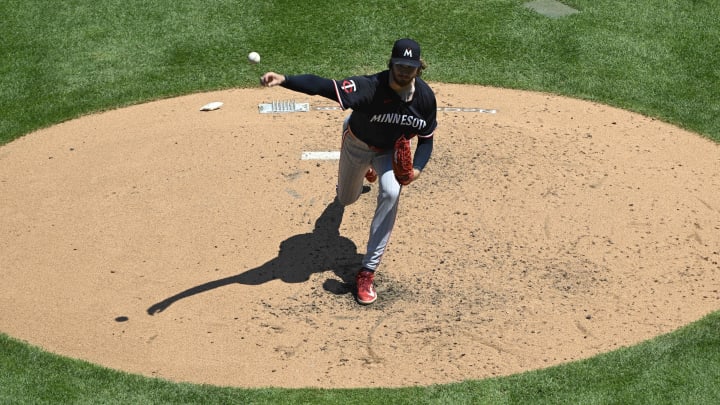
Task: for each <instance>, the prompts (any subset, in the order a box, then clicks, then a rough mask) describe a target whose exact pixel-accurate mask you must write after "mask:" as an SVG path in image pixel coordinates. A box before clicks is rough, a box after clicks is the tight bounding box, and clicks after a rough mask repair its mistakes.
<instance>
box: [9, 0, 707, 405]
mask: <svg viewBox="0 0 720 405" xmlns="http://www.w3.org/2000/svg"><path fill="white" fill-rule="evenodd" d="M523 3H524V1H520V0H487V1H443V0H438V1H431V2H427V1H406V2H397V3H395V2H385V1H364V2H359V3H358V2H352V1H347V0H342V1H338V2H314V1H284V0H276V1H266V2H251V1H233V0H204V1H197V0H193V1H190V0H187V1H171V0H155V1H146V0H103V1H90V0H63V1H54V0H23V1H19V0H2V1H0V16H1V17H0V111H2V112H1V113H0V144H2V143H6V142H10V141H12V140H13V139H16V138H18V137H20V136H22V135H24V134H26V133H28V132H31V131H33V130H36V129H39V128H42V127H46V126H50V125H53V124H56V123H59V122H62V121H65V120H69V119H72V118H75V117H78V116H82V115H84V114H89V113H92V112H97V111H102V110H107V109H113V108H118V107H121V106H125V105H130V104H136V103H140V102H144V101H147V100H152V99H158V98H164V97H172V96H176V95H181V94H187V93H191V92H198V91H206V90H215V89H224V88H234V87H249V86H255V85H256V84H257V80H258V77H259V76H260V74H261V73H262V72H263V70H261V69H272V70H276V71H279V72H283V73H304V72H310V73H316V74H319V75H323V76H327V77H336V78H339V77H342V76H345V75H349V74H356V73H369V72H374V71H376V70H378V69H381V68H383V66H384V65H385V63H386V62H387V58H388V53H389V48H390V46H391V44H392V41H393V40H394V39H396V38H398V37H401V36H411V37H414V38H416V39H417V40H418V41H419V42H420V43H421V44H422V45H423V48H424V58H425V59H426V60H427V62H428V63H429V65H430V68H429V70H428V71H427V72H426V76H425V77H426V79H428V80H430V81H440V82H451V83H472V84H483V85H492V86H501V87H508V88H517V89H532V90H538V91H544V92H550V93H556V94H563V95H570V96H573V97H577V98H582V99H587V100H592V101H597V102H601V103H605V104H609V105H613V106H618V107H622V108H626V109H628V110H632V111H636V112H639V113H642V114H646V115H648V116H652V117H656V118H659V119H662V120H665V121H668V122H671V123H674V124H676V125H679V126H681V127H684V128H687V129H689V130H692V131H695V132H698V133H700V134H701V135H703V136H706V137H708V138H710V139H713V140H715V141H720V102H719V101H718V99H717V92H718V89H720V40H719V39H720V25H719V24H717V21H718V20H719V19H720V2H717V1H715V0H705V1H703V0H685V1H667V0H637V1H632V2H622V1H614V0H613V1H611V0H566V1H564V3H566V4H567V5H570V6H572V7H574V8H576V9H578V10H580V11H581V12H580V13H579V14H575V15H573V16H571V17H567V18H561V19H550V18H546V17H543V16H540V15H538V14H536V13H534V12H533V11H531V10H528V9H527V8H525V7H523V6H522V4H523ZM251 50H255V51H258V52H260V54H261V55H262V57H263V61H262V63H261V64H260V65H256V66H255V65H250V64H248V63H246V62H245V56H246V55H247V53H248V52H249V51H251ZM1 271H2V269H0V272H1ZM718 336H720V314H719V313H714V314H711V315H709V316H708V317H706V318H705V319H703V320H701V321H698V322H696V323H694V324H692V325H689V326H688V327H686V328H684V329H682V330H681V331H678V332H675V333H673V334H670V335H667V336H663V337H660V338H657V339H654V340H652V341H650V342H646V343H643V344H641V345H638V346H636V347H632V348H626V349H622V350H619V351H616V352H613V353H609V354H606V355H602V356H598V357H596V358H593V359H590V360H587V361H582V362H578V363H573V364H569V365H565V366H562V367H556V368H552V369H549V370H543V371H538V372H531V373H525V374H521V375H517V376H511V377H507V378H498V379H488V380H483V381H471V382H465V383H460V384H452V385H443V386H433V387H412V388H405V389H359V390H281V389H254V390H243V389H233V388H221V387H210V386H198V385H190V384H172V383H170V382H166V381H161V380H157V379H147V378H143V377H139V376H133V375H128V374H124V373H119V372H116V371H111V370H105V369H102V368H99V367H97V366H94V365H89V364H86V363H84V362H80V361H75V360H70V359H65V358H60V357H58V356H54V355H51V354H47V353H44V352H42V351H40V350H38V349H36V348H33V347H30V346H27V345H25V344H22V343H20V342H17V341H15V340H13V339H11V338H8V337H7V336H4V335H0V349H1V351H0V403H283V402H286V403H337V402H343V403H350V404H352V403H384V404H387V403H588V404H592V403H601V404H608V403H619V404H620V403H623V404H624V403H653V404H655V403H718V402H720V392H718V388H717V387H718V386H719V385H720V384H717V381H720V375H719V374H720V358H719V357H720V354H719V353H718V350H719V349H718V348H719V347H720V342H719V341H718Z"/></svg>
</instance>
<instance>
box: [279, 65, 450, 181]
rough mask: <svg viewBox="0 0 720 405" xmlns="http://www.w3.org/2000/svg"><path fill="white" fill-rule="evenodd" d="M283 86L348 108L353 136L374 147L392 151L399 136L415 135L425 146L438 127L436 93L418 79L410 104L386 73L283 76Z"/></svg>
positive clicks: (388, 72) (388, 73)
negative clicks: (334, 78)
mask: <svg viewBox="0 0 720 405" xmlns="http://www.w3.org/2000/svg"><path fill="white" fill-rule="evenodd" d="M282 86H283V87H285V88H288V89H291V90H295V91H300V92H303V93H305V94H310V95H321V96H323V97H326V98H329V99H331V100H335V101H337V102H338V103H339V104H340V107H341V108H342V109H343V110H345V109H351V110H352V111H353V112H352V114H351V115H350V128H351V129H352V131H353V133H354V134H355V136H357V137H358V138H359V139H360V140H362V141H363V142H365V143H367V144H368V145H371V146H374V147H376V148H380V149H392V148H393V147H394V145H395V141H396V140H397V139H398V138H399V137H400V136H402V135H406V136H408V137H410V136H411V135H418V137H420V138H421V139H420V143H425V144H426V145H427V144H429V141H432V135H433V132H434V131H435V128H436V127H437V120H436V116H437V102H436V101H435V93H433V91H432V89H431V88H430V86H428V84H427V83H425V81H423V80H422V79H420V78H419V77H416V78H415V93H414V94H413V97H412V101H410V102H405V101H403V100H402V99H401V98H400V96H399V95H398V94H397V93H396V92H395V91H394V90H393V89H392V88H391V87H390V71H389V70H385V71H382V72H379V73H376V74H373V75H368V76H351V77H348V78H346V79H342V80H332V79H325V78H322V77H320V76H315V75H310V74H304V75H297V76H286V77H285V82H284V83H283V84H282ZM423 141H428V142H423ZM427 155H428V156H427V158H429V152H428V153H427ZM427 158H425V159H423V160H424V161H426V160H427ZM422 166H424V164H422V165H421V167H422Z"/></svg>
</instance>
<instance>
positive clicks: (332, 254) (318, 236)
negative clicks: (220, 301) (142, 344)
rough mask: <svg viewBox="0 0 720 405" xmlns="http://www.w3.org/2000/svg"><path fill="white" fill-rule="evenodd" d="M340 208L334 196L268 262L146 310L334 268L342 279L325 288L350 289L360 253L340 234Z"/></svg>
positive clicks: (339, 291) (300, 279) (296, 279)
mask: <svg viewBox="0 0 720 405" xmlns="http://www.w3.org/2000/svg"><path fill="white" fill-rule="evenodd" d="M344 211H345V207H343V206H342V205H341V204H340V203H339V202H337V199H336V200H335V201H333V202H332V203H330V204H329V205H328V206H327V207H326V208H325V210H324V211H323V213H322V214H321V215H320V217H319V218H318V219H317V220H316V221H315V229H313V231H312V233H306V234H302V235H295V236H293V237H290V238H289V239H287V240H285V241H283V242H282V243H281V244H280V251H279V252H278V256H277V257H276V258H274V259H272V260H270V261H269V262H267V263H265V264H263V265H261V266H259V267H256V268H254V269H250V270H248V271H246V272H244V273H241V274H237V275H234V276H231V277H226V278H221V279H219V280H214V281H210V282H207V283H205V284H201V285H198V286H195V287H192V288H189V289H187V290H185V291H182V292H180V293H177V294H175V295H173V296H171V297H168V298H166V299H164V300H162V301H160V302H158V303H156V304H153V305H152V306H150V308H148V309H147V313H148V314H150V315H155V314H157V313H159V312H162V311H164V310H165V309H167V308H168V307H169V306H170V305H172V304H174V303H175V302H177V301H180V300H182V299H185V298H188V297H192V296H193V295H197V294H201V293H204V292H207V291H210V290H214V289H216V288H220V287H223V286H226V285H230V284H235V283H239V284H246V285H259V284H263V283H266V282H268V281H271V280H276V279H280V280H282V281H284V282H286V283H300V282H303V281H307V280H308V279H309V278H310V275H312V274H313V273H317V272H324V271H328V270H333V271H334V272H335V274H336V275H337V276H338V277H340V278H341V279H342V282H340V281H337V280H328V281H326V282H325V283H324V285H323V287H324V288H325V290H327V291H329V292H331V293H334V294H346V293H349V292H350V291H351V288H350V286H351V285H352V284H353V283H354V276H355V272H356V271H357V266H359V263H360V260H361V258H362V255H360V254H358V253H357V247H356V246H355V244H354V243H353V242H352V241H351V240H350V239H348V238H345V237H342V236H340V230H339V229H340V223H341V222H342V217H343V213H344Z"/></svg>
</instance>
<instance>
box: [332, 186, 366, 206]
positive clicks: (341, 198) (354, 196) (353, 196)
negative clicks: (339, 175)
mask: <svg viewBox="0 0 720 405" xmlns="http://www.w3.org/2000/svg"><path fill="white" fill-rule="evenodd" d="M360 194H361V193H360V192H357V193H348V192H344V190H342V189H341V188H338V190H337V200H338V202H339V203H340V204H341V205H343V206H345V205H350V204H352V203H354V202H355V201H357V200H358V198H360Z"/></svg>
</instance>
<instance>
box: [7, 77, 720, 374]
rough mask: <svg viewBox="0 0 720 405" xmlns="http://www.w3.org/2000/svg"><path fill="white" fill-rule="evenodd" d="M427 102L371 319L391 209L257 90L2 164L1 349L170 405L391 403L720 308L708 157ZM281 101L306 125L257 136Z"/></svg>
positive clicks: (18, 150) (33, 143)
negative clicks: (79, 365) (263, 109)
mask: <svg viewBox="0 0 720 405" xmlns="http://www.w3.org/2000/svg"><path fill="white" fill-rule="evenodd" d="M433 87H434V89H435V90H436V92H437V97H438V104H439V106H440V107H441V111H440V112H439V113H438V118H439V122H440V126H439V128H438V130H437V132H436V139H435V145H436V147H435V152H434V154H433V158H432V160H431V162H430V164H429V166H428V168H427V169H426V171H425V173H423V176H422V177H421V178H420V179H419V181H418V182H416V183H413V184H412V185H410V186H408V187H406V188H404V190H403V196H402V200H401V208H400V215H399V218H398V222H397V226H396V229H395V231H394V233H393V237H392V241H391V242H390V246H389V250H388V252H387V253H386V255H385V257H384V260H383V263H382V265H381V267H380V269H379V271H378V276H377V287H378V291H379V299H378V301H377V302H376V303H375V304H374V305H372V306H369V307H362V306H359V305H358V304H356V303H355V301H354V298H353V295H352V292H351V291H352V283H353V281H352V280H353V276H354V274H355V272H356V271H357V270H358V267H359V263H360V256H361V254H362V253H364V251H365V243H366V237H367V235H368V229H369V225H370V224H369V222H370V219H371V218H372V212H373V209H374V205H375V197H376V193H377V190H376V188H375V187H374V186H373V187H372V188H371V189H370V191H369V192H367V193H366V194H365V195H364V196H362V197H361V199H360V200H359V201H358V203H356V204H354V205H351V206H348V207H345V208H344V209H343V208H342V207H340V206H338V205H337V204H334V203H333V197H334V192H335V182H336V172H337V162H336V161H334V160H331V159H330V160H316V159H310V160H303V159H301V157H302V155H303V152H333V151H337V150H338V148H339V145H340V127H341V123H342V120H343V119H344V117H345V116H346V115H347V112H342V111H339V110H337V109H333V108H332V107H335V104H333V103H331V102H330V101H329V100H325V99H321V98H301V97H298V94H297V93H291V92H289V91H287V90H284V89H278V88H274V89H243V90H230V91H222V92H214V93H204V94H195V95H190V96H186V97H180V98H176V99H170V100H161V101H157V102H152V103H148V104H144V105H138V106H134V107H130V108H124V109H121V110H116V111H110V112H106V113H102V114H97V115H92V116H88V117H84V118H81V119H78V120H73V121H70V122H66V123H63V124H60V125H57V126H54V127H52V128H48V129H45V130H42V131H38V132H35V133H32V134H29V135H27V136H25V137H23V138H21V139H19V140H16V141H14V142H12V143H10V144H8V145H5V146H3V147H2V148H0V196H2V204H0V233H1V235H2V236H1V237H0V258H1V259H0V268H2V283H0V331H2V332H5V333H8V334H10V335H11V336H14V337H17V338H20V339H24V340H26V341H28V342H29V343H31V344H34V345H39V346H41V347H43V348H44V349H46V350H49V351H52V352H55V353H60V354H63V355H66V356H70V357H75V358H80V359H85V360H88V361H91V362H93V363H97V364H101V365H104V366H108V367H111V368H115V369H121V370H126V371H129V372H133V373H140V374H143V375H147V376H156V377H162V378H166V379H170V380H175V381H191V382H196V383H209V384H217V385H229V386H239V387H258V386H278V387H308V386H314V387H359V386H385V387H392V386H405V385H418V384H420V385H425V384H434V383H447V382H454V381H461V380H465V379H482V378H485V377H490V376H498V375H507V374H512V373H518V372H521V371H524V370H529V369H537V368H543V367H547V366H551V365H555V364H559V363H563V362H568V361H572V360H577V359H581V358H586V357H590V356H593V355H595V354H597V353H601V352H606V351H610V350H613V349H616V348H619V347H621V346H626V345H632V344H635V343H638V342H639V341H642V340H645V339H648V338H651V337H653V336H656V335H659V334H663V333H666V332H670V331H672V330H674V329H676V328H678V327H679V326H681V325H685V324H687V323H689V322H692V321H694V320H697V319H699V318H700V317H702V316H703V315H705V314H707V313H708V312H711V311H713V310H717V309H718V308H719V307H720V294H719V293H718V287H717V286H718V281H719V280H718V262H719V261H720V252H719V251H720V248H718V247H719V246H720V191H719V190H720V147H719V146H718V145H717V144H714V143H712V142H711V141H708V140H706V139H703V138H701V137H699V136H696V135H694V134H692V133H688V132H686V131H683V130H680V129H678V128H676V127H673V126H670V125H667V124H665V123H662V122H658V121H655V120H652V119H649V118H645V117H642V116H640V115H636V114H631V113H628V112H626V111H621V110H618V109H614V108H610V107H607V106H603V105H598V104H592V103H588V102H582V101H577V100H572V99H567V98H561V97H555V96H550V95H545V94H537V93H526V92H519V91H508V90H500V89H494V88H485V87H472V86H460V85H447V84H439V83H436V84H433ZM282 100H295V101H297V102H303V103H304V102H307V103H309V104H310V106H311V108H310V110H309V111H307V112H298V113H278V114H272V113H270V114H260V113H259V112H258V104H260V103H266V102H270V103H272V102H273V101H282ZM215 101H219V102H222V103H223V105H222V107H221V108H219V109H216V110H212V111H200V108H201V107H202V106H204V105H206V104H208V103H210V102H215ZM318 107H329V108H328V109H324V108H318ZM491 109H494V110H496V113H494V114H492V113H488V112H483V111H480V110H491ZM312 156H323V155H322V154H320V155H312ZM328 156H332V153H330V154H328Z"/></svg>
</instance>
